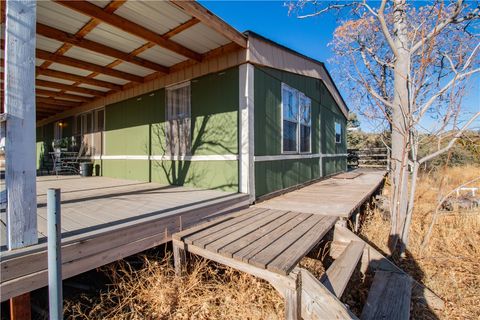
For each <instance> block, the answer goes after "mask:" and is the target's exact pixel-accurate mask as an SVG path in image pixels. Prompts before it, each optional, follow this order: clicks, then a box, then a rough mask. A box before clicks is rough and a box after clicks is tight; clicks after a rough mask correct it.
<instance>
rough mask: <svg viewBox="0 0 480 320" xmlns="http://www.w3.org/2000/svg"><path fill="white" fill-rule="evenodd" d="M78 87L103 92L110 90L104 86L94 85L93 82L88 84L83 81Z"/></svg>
mask: <svg viewBox="0 0 480 320" xmlns="http://www.w3.org/2000/svg"><path fill="white" fill-rule="evenodd" d="M78 87H82V88H87V89H93V90H97V91H103V92H107V91H110V89H107V88H103V87H97V86H92V85H91V84H86V83H82V84H80V85H78Z"/></svg>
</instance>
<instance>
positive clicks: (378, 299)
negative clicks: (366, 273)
mask: <svg viewBox="0 0 480 320" xmlns="http://www.w3.org/2000/svg"><path fill="white" fill-rule="evenodd" d="M411 298H412V278H411V277H409V276H408V275H406V274H402V273H398V272H391V271H377V272H376V273H375V277H374V279H373V283H372V286H371V287H370V291H369V293H368V298H367V303H366V304H365V306H364V307H363V310H362V315H361V317H360V319H361V320H374V319H392V320H408V319H409V318H410V300H411Z"/></svg>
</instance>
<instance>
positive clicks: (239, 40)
mask: <svg viewBox="0 0 480 320" xmlns="http://www.w3.org/2000/svg"><path fill="white" fill-rule="evenodd" d="M170 1H171V2H172V3H173V4H175V5H176V6H178V7H179V8H180V9H182V10H183V11H185V12H186V13H187V14H189V15H191V16H192V17H195V18H197V19H198V20H200V21H201V22H202V23H203V24H205V25H207V26H209V27H210V28H212V29H213V30H215V31H217V32H218V33H220V34H222V35H223V36H224V37H226V38H227V39H230V40H231V41H233V42H235V43H236V44H238V45H239V46H240V47H242V48H246V47H247V39H246V37H245V36H244V35H243V34H241V33H240V32H238V31H237V30H235V29H234V28H233V27H232V26H230V25H229V24H228V23H226V22H225V21H223V20H222V19H220V18H219V17H217V16H216V15H215V14H213V13H212V12H211V11H209V10H207V9H206V8H204V7H203V6H202V5H200V4H198V3H197V2H196V1H185V0H170Z"/></svg>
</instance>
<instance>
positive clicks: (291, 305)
mask: <svg viewBox="0 0 480 320" xmlns="http://www.w3.org/2000/svg"><path fill="white" fill-rule="evenodd" d="M289 277H292V278H293V279H294V280H295V289H290V288H285V291H284V292H285V319H286V320H300V319H301V318H302V317H301V312H302V277H301V274H300V272H298V271H297V270H294V271H292V272H291V273H290V275H289Z"/></svg>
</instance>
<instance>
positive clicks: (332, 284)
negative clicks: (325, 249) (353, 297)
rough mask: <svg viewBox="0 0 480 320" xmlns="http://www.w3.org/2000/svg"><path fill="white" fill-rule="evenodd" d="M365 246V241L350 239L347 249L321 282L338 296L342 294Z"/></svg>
mask: <svg viewBox="0 0 480 320" xmlns="http://www.w3.org/2000/svg"><path fill="white" fill-rule="evenodd" d="M364 247H365V243H364V242H362V241H350V243H349V244H348V245H347V247H346V248H345V250H344V251H343V252H342V253H341V254H340V256H339V257H338V258H337V259H336V260H335V261H334V262H333V263H332V265H331V266H330V267H329V268H328V270H327V271H326V272H325V274H324V275H323V277H322V278H321V279H320V282H321V283H322V284H323V285H324V286H325V287H326V288H327V289H328V290H330V292H332V293H333V294H334V295H335V296H336V297H337V298H340V297H341V296H342V294H343V291H344V290H345V288H346V286H347V283H348V281H349V280H350V277H351V276H352V274H353V271H354V270H355V268H356V266H357V263H358V261H359V260H360V257H361V256H362V254H363V248H364Z"/></svg>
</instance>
